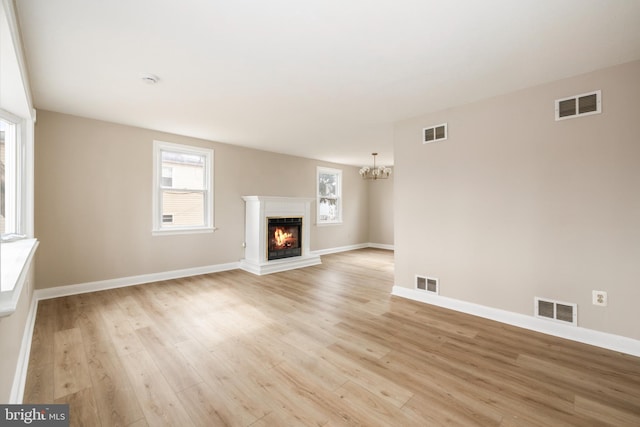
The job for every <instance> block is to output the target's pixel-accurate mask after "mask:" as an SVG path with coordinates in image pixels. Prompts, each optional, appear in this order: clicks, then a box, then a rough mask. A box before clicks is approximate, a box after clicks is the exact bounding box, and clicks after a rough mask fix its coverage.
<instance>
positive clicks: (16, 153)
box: [0, 113, 23, 240]
mask: <svg viewBox="0 0 640 427" xmlns="http://www.w3.org/2000/svg"><path fill="white" fill-rule="evenodd" d="M5 117H8V115H7V114H6V113H5V114H2V116H0V177H1V178H0V234H2V237H3V240H6V239H10V236H13V237H14V238H15V235H16V234H19V233H21V232H22V231H23V230H21V226H20V200H19V191H20V176H21V169H22V168H21V167H20V166H21V162H20V152H21V150H20V144H19V135H18V128H19V125H18V123H17V121H15V120H11V119H7V118H5Z"/></svg>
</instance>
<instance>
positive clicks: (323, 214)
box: [318, 197, 339, 221]
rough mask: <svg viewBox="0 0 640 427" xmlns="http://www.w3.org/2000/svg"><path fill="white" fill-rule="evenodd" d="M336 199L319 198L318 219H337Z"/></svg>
mask: <svg viewBox="0 0 640 427" xmlns="http://www.w3.org/2000/svg"><path fill="white" fill-rule="evenodd" d="M338 212H339V211H338V201H337V200H336V199H328V198H324V197H323V198H321V199H320V204H319V205H318V216H319V220H320V221H338Z"/></svg>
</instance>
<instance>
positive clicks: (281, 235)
mask: <svg viewBox="0 0 640 427" xmlns="http://www.w3.org/2000/svg"><path fill="white" fill-rule="evenodd" d="M273 237H275V239H276V244H277V245H278V246H284V244H285V243H286V241H287V240H288V239H290V238H291V237H293V233H285V232H284V231H283V229H282V228H276V231H275V233H274V235H273Z"/></svg>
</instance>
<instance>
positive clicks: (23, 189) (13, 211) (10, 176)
mask: <svg viewBox="0 0 640 427" xmlns="http://www.w3.org/2000/svg"><path fill="white" fill-rule="evenodd" d="M0 119H2V120H3V121H5V122H8V123H10V124H12V125H13V126H14V129H15V133H14V135H13V138H14V140H11V139H8V140H6V141H5V171H4V173H5V194H6V204H5V233H4V234H3V237H6V235H9V234H14V235H23V236H24V238H26V237H27V236H31V235H33V230H32V227H29V225H28V224H29V218H28V212H29V207H28V206H27V200H28V194H27V191H28V187H27V185H26V183H27V170H28V166H29V165H27V157H28V156H27V150H28V141H27V139H28V138H27V126H28V125H29V123H28V122H30V121H27V120H25V119H21V118H19V117H16V116H14V115H12V114H10V113H8V112H6V111H4V110H0ZM11 240H19V239H17V238H16V237H15V236H13V237H12V238H11Z"/></svg>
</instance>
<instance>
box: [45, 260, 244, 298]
mask: <svg viewBox="0 0 640 427" xmlns="http://www.w3.org/2000/svg"><path fill="white" fill-rule="evenodd" d="M238 267H239V264H238V263H237V262H230V263H228V264H216V265H209V266H204V267H194V268H185V269H183V270H172V271H164V272H161V273H151V274H142V275H139V276H129V277H121V278H118V279H109V280H99V281H96V282H88V283H80V284H77V285H67V286H57V287H55V288H46V289H38V290H36V291H35V295H36V297H37V298H38V300H44V299H50V298H58V297H65V296H69V295H77V294H84V293H87V292H96V291H104V290H107V289H116V288H124V287H125V286H134V285H142V284H145V283H152V282H160V281H163V280H171V279H180V278H183V277H190V276H198V275H200V274H210V273H218V272H220V271H228V270H235V269H237V268H238Z"/></svg>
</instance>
